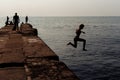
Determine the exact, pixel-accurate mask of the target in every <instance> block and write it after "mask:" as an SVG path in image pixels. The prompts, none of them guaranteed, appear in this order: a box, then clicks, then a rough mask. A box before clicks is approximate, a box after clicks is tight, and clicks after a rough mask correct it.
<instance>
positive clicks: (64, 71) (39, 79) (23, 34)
mask: <svg viewBox="0 0 120 80" xmlns="http://www.w3.org/2000/svg"><path fill="white" fill-rule="evenodd" d="M12 28H13V25H7V26H4V27H2V28H1V29H0V79H1V80H79V79H78V77H77V76H76V75H75V74H74V73H73V72H72V71H71V70H70V69H69V68H68V67H67V66H66V65H65V64H64V63H63V62H61V61H59V57H58V56H57V55H56V54H55V53H54V51H52V50H51V49H50V48H49V47H48V46H47V45H46V44H45V43H44V41H43V40H42V39H41V38H40V37H38V36H37V34H38V32H37V29H35V28H33V26H32V25H31V24H28V23H26V24H22V25H21V26H20V29H19V31H12Z"/></svg>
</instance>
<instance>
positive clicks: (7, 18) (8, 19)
mask: <svg viewBox="0 0 120 80" xmlns="http://www.w3.org/2000/svg"><path fill="white" fill-rule="evenodd" d="M8 22H9V17H8V16H7V20H6V22H5V24H6V26H7V25H8Z"/></svg>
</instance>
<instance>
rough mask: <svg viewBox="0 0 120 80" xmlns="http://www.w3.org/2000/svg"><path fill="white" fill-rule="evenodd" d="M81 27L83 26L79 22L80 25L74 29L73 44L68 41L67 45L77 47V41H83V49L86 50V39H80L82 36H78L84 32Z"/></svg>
mask: <svg viewBox="0 0 120 80" xmlns="http://www.w3.org/2000/svg"><path fill="white" fill-rule="evenodd" d="M83 28H84V24H81V25H80V26H79V29H77V30H76V36H75V38H74V44H73V43H71V42H69V43H68V44H67V45H72V46H73V47H74V48H77V41H82V42H83V51H87V50H86V49H85V45H86V40H85V39H82V38H79V36H80V34H81V33H84V34H85V32H83V31H81V29H83Z"/></svg>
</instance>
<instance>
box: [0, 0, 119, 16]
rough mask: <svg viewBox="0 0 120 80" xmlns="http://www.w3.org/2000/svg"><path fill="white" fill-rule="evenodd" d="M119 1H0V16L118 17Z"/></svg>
mask: <svg viewBox="0 0 120 80" xmlns="http://www.w3.org/2000/svg"><path fill="white" fill-rule="evenodd" d="M119 8H120V0H0V16H7V15H8V16H12V15H14V13H15V12H17V13H18V14H19V15H21V16H26V15H28V16H120V10H119Z"/></svg>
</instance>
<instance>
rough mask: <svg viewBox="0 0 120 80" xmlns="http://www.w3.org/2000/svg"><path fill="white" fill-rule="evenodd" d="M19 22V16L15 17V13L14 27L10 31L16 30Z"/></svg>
mask: <svg viewBox="0 0 120 80" xmlns="http://www.w3.org/2000/svg"><path fill="white" fill-rule="evenodd" d="M19 22H20V19H19V16H18V15H17V13H15V15H14V16H13V23H14V27H13V29H12V30H16V29H17V30H18V24H19Z"/></svg>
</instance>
